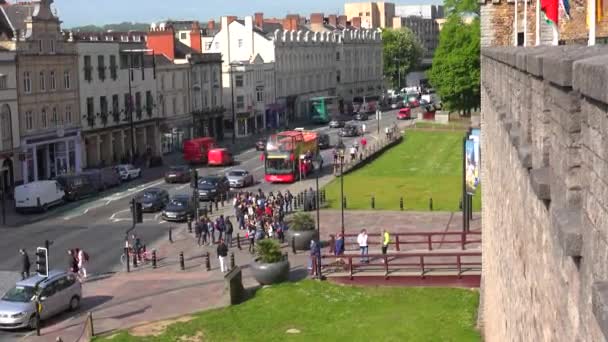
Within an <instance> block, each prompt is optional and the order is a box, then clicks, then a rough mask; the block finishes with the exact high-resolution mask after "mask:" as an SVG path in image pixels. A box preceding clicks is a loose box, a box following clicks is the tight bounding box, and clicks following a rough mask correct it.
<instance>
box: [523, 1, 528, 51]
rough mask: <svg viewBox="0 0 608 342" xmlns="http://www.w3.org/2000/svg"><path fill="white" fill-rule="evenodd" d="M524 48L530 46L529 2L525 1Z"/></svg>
mask: <svg viewBox="0 0 608 342" xmlns="http://www.w3.org/2000/svg"><path fill="white" fill-rule="evenodd" d="M524 46H528V0H524Z"/></svg>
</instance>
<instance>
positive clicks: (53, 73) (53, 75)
mask: <svg viewBox="0 0 608 342" xmlns="http://www.w3.org/2000/svg"><path fill="white" fill-rule="evenodd" d="M50 79H51V80H50V83H51V90H55V89H56V84H55V72H54V71H51V74H50Z"/></svg>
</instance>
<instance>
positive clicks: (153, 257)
mask: <svg viewBox="0 0 608 342" xmlns="http://www.w3.org/2000/svg"><path fill="white" fill-rule="evenodd" d="M152 268H156V249H155V250H153V251H152Z"/></svg>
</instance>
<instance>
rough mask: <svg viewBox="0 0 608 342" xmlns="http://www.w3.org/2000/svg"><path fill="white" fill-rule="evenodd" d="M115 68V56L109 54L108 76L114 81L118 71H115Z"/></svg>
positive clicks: (116, 66)
mask: <svg viewBox="0 0 608 342" xmlns="http://www.w3.org/2000/svg"><path fill="white" fill-rule="evenodd" d="M117 69H118V65H117V64H116V56H115V55H111V56H110V77H112V79H113V80H114V81H116V79H117V78H118V73H117V72H116V71H117Z"/></svg>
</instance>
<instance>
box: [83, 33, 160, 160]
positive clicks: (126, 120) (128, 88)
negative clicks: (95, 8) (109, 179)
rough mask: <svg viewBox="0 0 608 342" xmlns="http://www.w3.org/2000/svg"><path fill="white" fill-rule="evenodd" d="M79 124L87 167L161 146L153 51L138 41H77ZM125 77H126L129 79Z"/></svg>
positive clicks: (156, 150) (156, 152)
mask: <svg viewBox="0 0 608 342" xmlns="http://www.w3.org/2000/svg"><path fill="white" fill-rule="evenodd" d="M76 46H77V51H78V65H79V68H78V70H79V73H78V78H79V84H80V112H81V113H82V116H81V126H82V131H83V136H84V139H85V146H86V148H85V155H84V157H85V158H84V159H83V160H85V161H86V163H85V165H86V167H89V168H93V167H98V166H105V165H112V164H117V163H124V162H127V161H129V160H131V156H132V155H133V154H134V155H135V156H137V157H143V156H156V155H159V154H160V151H161V144H160V142H161V139H160V135H159V127H160V124H161V120H163V117H162V116H161V115H159V110H158V108H157V104H156V103H157V88H156V74H155V70H154V62H153V57H152V56H151V55H148V54H147V52H146V51H145V50H144V46H143V45H140V44H127V43H125V44H123V43H118V42H107V41H95V42H89V41H79V42H77V43H76ZM129 78H130V80H129Z"/></svg>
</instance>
